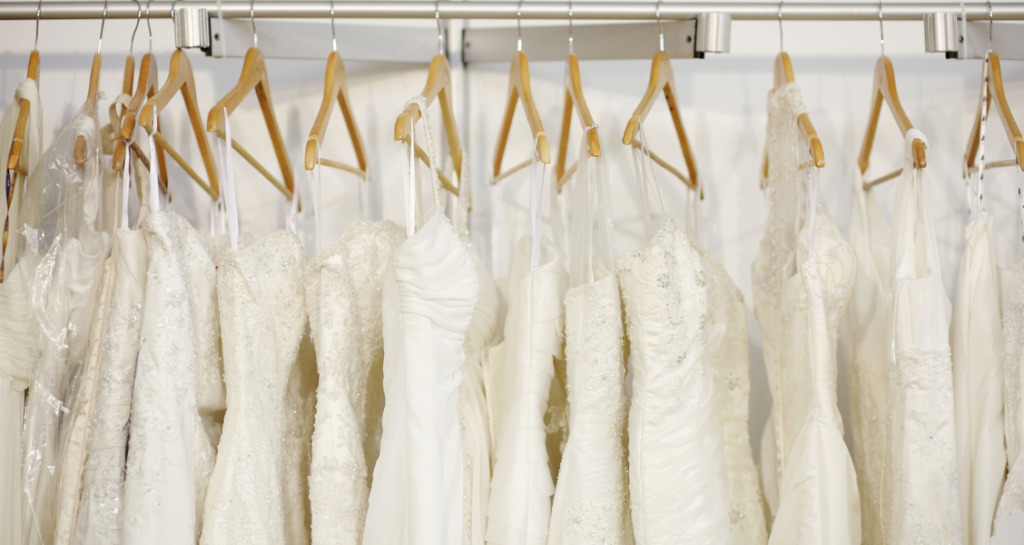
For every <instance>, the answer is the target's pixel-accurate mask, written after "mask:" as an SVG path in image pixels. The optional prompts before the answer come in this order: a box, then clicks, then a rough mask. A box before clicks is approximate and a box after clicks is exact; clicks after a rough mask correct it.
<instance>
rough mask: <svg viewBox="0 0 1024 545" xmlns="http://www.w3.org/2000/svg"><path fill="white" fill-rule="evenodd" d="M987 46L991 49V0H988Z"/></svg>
mask: <svg viewBox="0 0 1024 545" xmlns="http://www.w3.org/2000/svg"><path fill="white" fill-rule="evenodd" d="M988 48H989V50H991V49H992V0H988Z"/></svg>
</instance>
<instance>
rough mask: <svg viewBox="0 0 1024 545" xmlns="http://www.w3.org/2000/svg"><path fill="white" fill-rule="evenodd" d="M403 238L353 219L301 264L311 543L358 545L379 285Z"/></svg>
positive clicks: (373, 396) (376, 439)
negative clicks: (310, 347)
mask: <svg viewBox="0 0 1024 545" xmlns="http://www.w3.org/2000/svg"><path fill="white" fill-rule="evenodd" d="M403 240H405V234H404V233H403V232H402V230H401V228H400V227H398V226H397V225H395V224H394V223H392V222H390V221H380V222H358V223H356V224H354V225H352V226H351V227H349V228H348V229H347V230H346V231H345V233H344V235H342V237H341V239H340V240H338V241H337V242H335V243H334V244H333V245H332V246H330V247H328V248H326V249H325V250H323V251H321V252H320V254H319V255H318V256H317V258H316V259H314V260H313V261H311V262H310V263H309V265H308V266H307V267H306V273H305V287H306V308H307V310H308V312H309V322H310V329H311V331H312V336H313V341H314V343H315V344H316V352H317V367H318V368H319V372H320V383H319V386H318V387H317V392H316V424H315V428H314V432H313V454H312V466H311V471H310V481H309V492H310V506H311V508H312V519H313V528H312V542H313V545H324V544H339V545H342V544H343V545H359V544H360V543H362V542H363V541H362V538H363V525H364V524H365V522H366V509H367V500H368V498H369V494H370V485H371V480H370V477H371V476H372V475H373V468H374V465H375V464H376V462H377V455H378V453H379V452H380V436H381V415H382V413H383V411H384V387H383V367H382V366H383V362H384V341H383V336H382V327H383V322H382V316H381V312H382V309H381V288H382V285H383V279H384V270H385V268H386V267H387V265H388V263H390V261H391V255H392V253H393V252H394V250H395V248H397V247H399V246H400V245H401V244H402V241H403Z"/></svg>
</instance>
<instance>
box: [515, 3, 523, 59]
mask: <svg viewBox="0 0 1024 545" xmlns="http://www.w3.org/2000/svg"><path fill="white" fill-rule="evenodd" d="M516 30H517V31H518V32H519V38H518V39H517V40H516V51H522V50H523V0H519V7H517V8H516Z"/></svg>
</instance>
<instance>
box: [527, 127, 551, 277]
mask: <svg viewBox="0 0 1024 545" xmlns="http://www.w3.org/2000/svg"><path fill="white" fill-rule="evenodd" d="M533 149H534V151H533V162H532V163H531V164H530V237H531V242H532V243H533V249H532V251H531V253H530V270H531V271H532V270H534V269H536V268H537V267H538V266H539V265H540V241H541V239H542V238H543V233H542V229H543V227H544V175H545V167H547V165H546V164H545V163H543V162H542V161H541V160H540V153H539V152H537V142H536V141H535V142H534V145H533ZM538 163H539V164H540V167H539V168H538ZM538 170H540V175H539V176H538V175H537V171H538ZM552 213H554V209H553V208H552Z"/></svg>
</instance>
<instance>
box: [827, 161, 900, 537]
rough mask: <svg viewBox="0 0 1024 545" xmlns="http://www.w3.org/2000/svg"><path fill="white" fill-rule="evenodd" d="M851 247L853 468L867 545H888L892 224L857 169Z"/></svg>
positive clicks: (847, 336) (845, 337)
mask: <svg viewBox="0 0 1024 545" xmlns="http://www.w3.org/2000/svg"><path fill="white" fill-rule="evenodd" d="M852 180H853V186H852V188H851V191H852V192H853V209H852V211H851V213H850V245H851V246H852V247H853V249H854V252H856V254H857V278H856V280H855V282H854V285H853V294H852V296H851V298H850V303H849V305H848V306H847V309H846V316H845V317H844V318H843V321H842V324H841V326H840V328H839V346H840V347H841V349H842V350H843V355H844V358H845V361H846V372H847V377H848V381H849V384H850V410H851V415H850V416H851V424H852V425H851V426H850V427H851V429H850V434H851V436H852V443H853V466H854V468H856V470H857V489H858V491H859V492H860V513H861V533H862V541H863V542H864V543H882V542H883V541H884V538H883V535H884V534H883V532H882V507H883V503H882V489H883V487H882V485H883V481H884V480H883V475H884V474H885V469H884V468H885V463H886V459H887V458H888V455H887V449H888V445H889V442H888V439H889V424H888V422H889V400H888V397H889V396H888V392H889V350H890V346H891V342H892V337H891V336H892V312H891V309H890V303H889V283H890V280H891V279H892V275H891V272H890V267H889V259H890V253H891V249H890V247H889V244H890V241H889V239H890V238H891V237H890V234H889V225H888V224H887V223H886V220H885V218H884V217H883V216H882V210H881V208H879V206H878V200H877V199H876V198H875V194H874V192H872V191H866V190H865V189H864V176H863V175H862V174H861V172H860V169H854V176H853V177H852Z"/></svg>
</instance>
